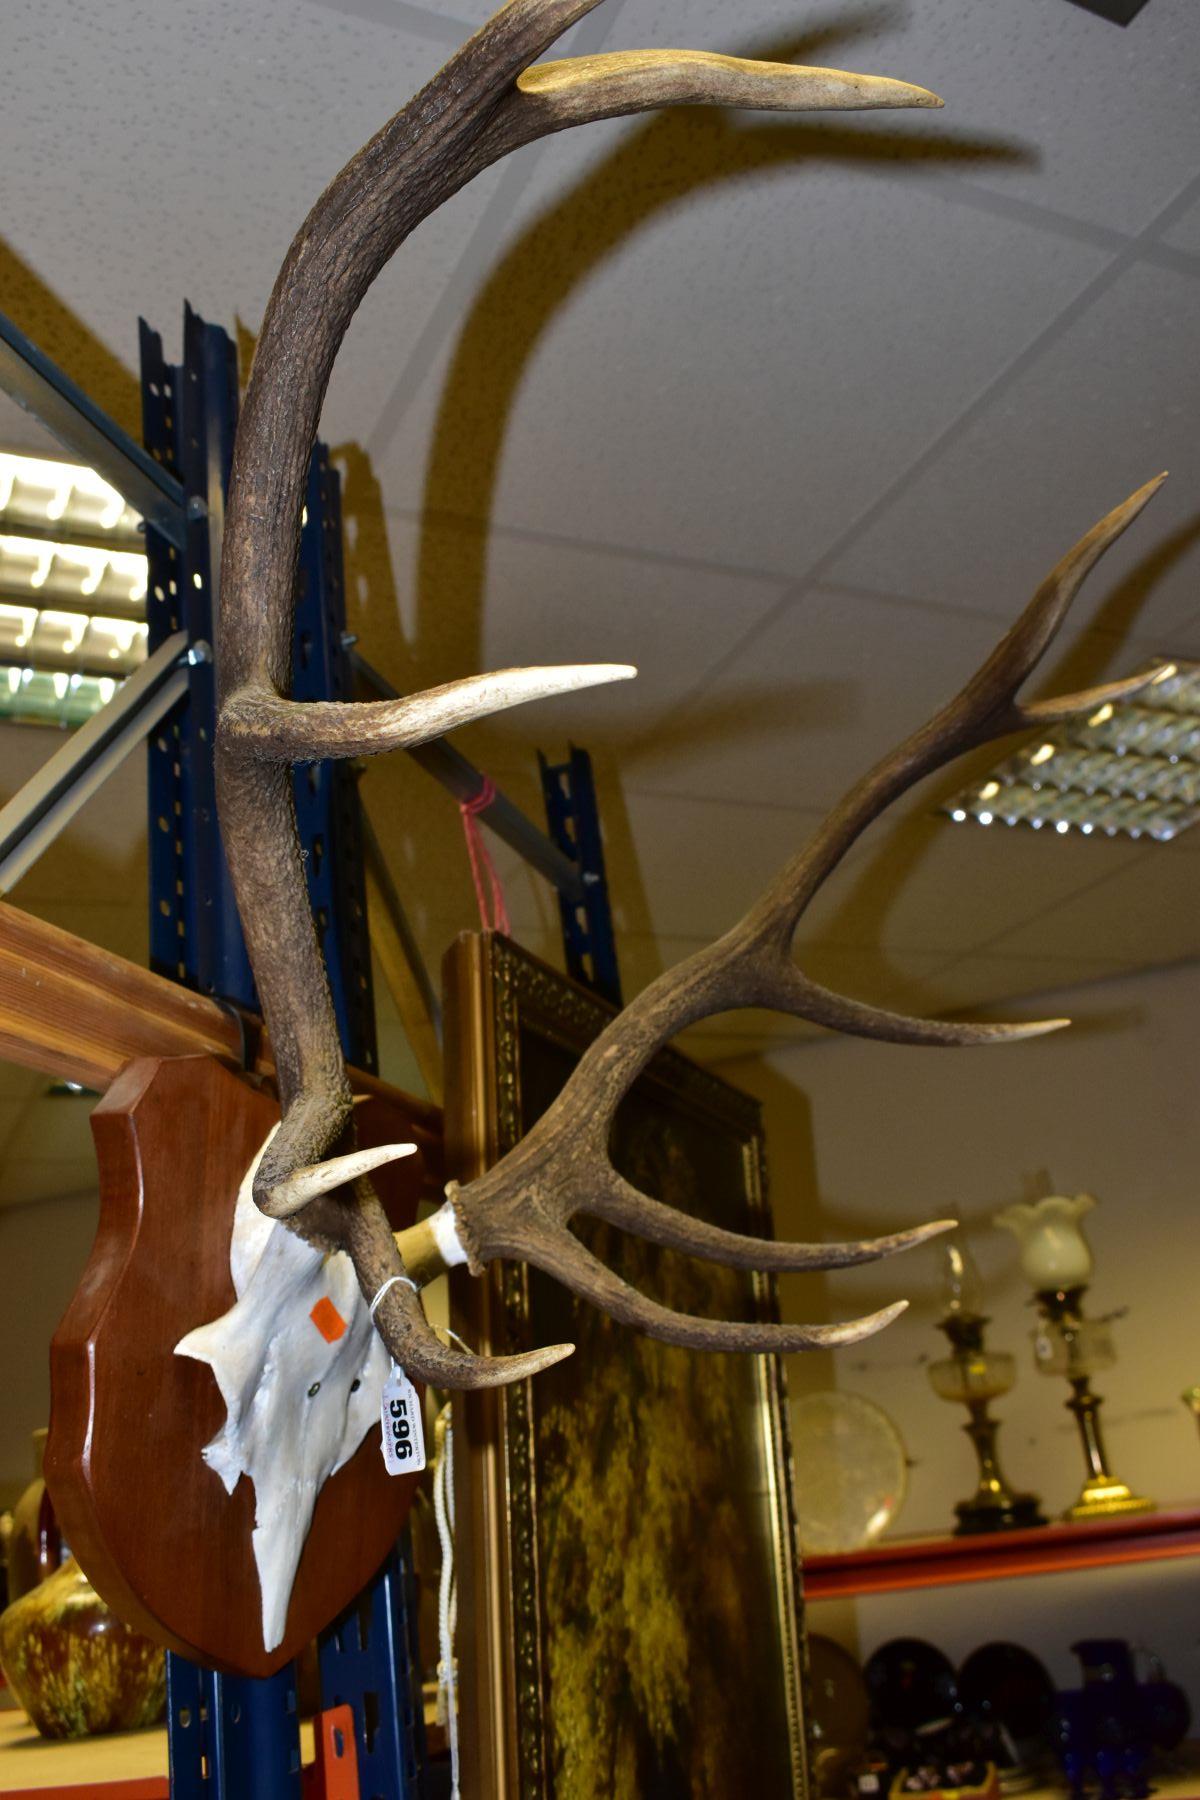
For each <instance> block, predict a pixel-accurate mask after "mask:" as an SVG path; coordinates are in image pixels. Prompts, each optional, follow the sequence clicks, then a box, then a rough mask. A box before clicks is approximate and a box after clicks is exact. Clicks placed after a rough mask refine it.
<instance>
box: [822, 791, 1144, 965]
mask: <svg viewBox="0 0 1200 1800" xmlns="http://www.w3.org/2000/svg"><path fill="white" fill-rule="evenodd" d="M918 807H923V801H922V799H921V797H920V796H918V798H917V799H916V800H915V801H914V802H913V810H911V811H910V812H909V813H908V814H907V815H906V816H902V817H901V818H899V819H898V820H897V821H896V822H895V823H883V824H881V825H879V826H876V827H874V828H873V830H872V832H871V833H870V834H869V835H868V836H867V837H866V838H865V839H864V840H863V842H862V844H861V845H860V846H859V847H858V849H857V850H856V851H855V852H854V853H853V854H852V855H851V856H850V857H848V858H847V861H846V864H845V866H844V868H843V869H842V870H841V871H840V872H837V873H835V874H834V875H833V876H832V877H831V879H830V881H829V882H828V884H827V885H826V886H825V887H824V888H822V890H821V891H820V892H819V893H818V894H817V896H816V897H815V899H814V900H813V902H812V904H811V905H810V907H809V909H808V912H807V913H806V915H805V918H804V920H803V921H802V923H801V929H800V943H801V946H803V945H804V944H805V943H806V942H808V941H810V940H812V941H815V942H818V943H823V944H824V943H828V944H841V945H846V946H851V945H859V946H863V947H875V946H878V947H882V948H890V949H899V948H904V949H907V950H928V951H941V952H944V953H945V955H946V956H947V957H949V956H950V955H951V954H953V953H955V952H961V951H965V950H968V949H973V948H975V947H976V946H979V945H983V944H988V943H989V941H990V940H991V939H993V938H996V937H998V936H999V935H1000V934H1002V933H1005V932H1011V931H1013V930H1014V929H1015V928H1016V926H1017V925H1018V923H1020V922H1023V921H1027V920H1031V919H1033V918H1035V917H1036V916H1037V915H1038V914H1040V913H1042V912H1044V911H1045V910H1046V909H1047V908H1049V907H1052V906H1055V905H1058V906H1059V908H1060V910H1061V911H1062V912H1063V914H1064V916H1071V915H1072V914H1073V912H1074V907H1075V900H1076V897H1078V896H1081V895H1082V894H1084V893H1085V892H1087V891H1089V890H1090V889H1091V888H1092V887H1093V886H1094V885H1095V884H1096V883H1099V882H1104V881H1105V880H1107V879H1109V878H1111V877H1112V876H1113V875H1114V874H1116V873H1118V872H1120V871H1121V870H1122V869H1124V868H1126V867H1129V866H1131V865H1132V864H1133V863H1135V862H1136V861H1137V860H1138V859H1139V858H1140V857H1141V856H1142V855H1144V854H1145V852H1144V848H1143V846H1142V845H1140V844H1132V843H1129V842H1128V841H1126V842H1120V841H1116V840H1109V839H1107V838H1106V839H1105V840H1104V841H1103V842H1102V843H1097V842H1096V841H1095V840H1093V839H1085V838H1077V839H1072V838H1061V837H1058V836H1054V837H1053V838H1050V837H1047V835H1046V834H1045V833H1044V832H1033V831H1018V830H1013V831H1010V830H1007V829H1001V828H999V827H994V828H991V829H985V828H984V827H982V826H981V827H977V828H971V827H968V826H958V825H952V824H951V823H950V821H949V820H948V819H943V818H940V817H937V818H935V817H929V816H926V815H925V813H924V811H923V810H922V811H917V810H916V808H918ZM1076 917H1077V926H1076V931H1075V936H1074V939H1073V941H1072V942H1071V945H1070V949H1071V952H1072V953H1073V954H1086V955H1089V956H1097V957H1105V956H1108V955H1110V954H1113V953H1112V952H1110V951H1108V950H1106V949H1105V948H1104V947H1103V946H1102V945H1095V944H1093V943H1092V942H1091V939H1090V937H1089V935H1088V930H1087V918H1086V916H1085V915H1076ZM1030 950H1031V953H1042V954H1047V955H1050V954H1054V947H1053V946H1050V945H1046V946H1043V945H1041V944H1031V946H1030ZM801 960H802V961H803V949H802V951H801Z"/></svg>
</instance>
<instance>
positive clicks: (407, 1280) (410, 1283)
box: [371, 1275, 421, 1318]
mask: <svg viewBox="0 0 1200 1800" xmlns="http://www.w3.org/2000/svg"><path fill="white" fill-rule="evenodd" d="M400 1282H403V1284H404V1286H405V1287H410V1288H411V1289H412V1291H413V1293H414V1294H419V1293H420V1291H421V1290H420V1288H419V1287H418V1286H417V1284H416V1282H415V1281H414V1280H413V1279H412V1277H411V1276H409V1275H389V1276H388V1278H387V1280H386V1281H385V1282H384V1284H383V1286H382V1287H381V1288H380V1290H379V1292H378V1293H377V1294H376V1296H375V1298H374V1299H373V1300H372V1302H371V1317H372V1318H374V1317H375V1308H376V1307H377V1306H378V1305H379V1302H380V1301H381V1300H382V1299H383V1296H384V1295H385V1294H386V1293H387V1292H388V1290H389V1289H390V1288H394V1287H396V1286H397V1284H398V1283H400Z"/></svg>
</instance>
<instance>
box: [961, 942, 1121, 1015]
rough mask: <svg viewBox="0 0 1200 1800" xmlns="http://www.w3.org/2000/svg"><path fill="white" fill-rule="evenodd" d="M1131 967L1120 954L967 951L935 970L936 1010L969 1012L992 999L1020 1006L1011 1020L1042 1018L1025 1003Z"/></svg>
mask: <svg viewBox="0 0 1200 1800" xmlns="http://www.w3.org/2000/svg"><path fill="white" fill-rule="evenodd" d="M1128 967H1129V964H1128V962H1127V961H1126V960H1125V959H1123V958H1111V959H1105V958H1102V957H1089V956H1074V955H1063V956H999V955H995V954H993V953H991V952H988V951H983V952H978V951H972V952H969V953H968V954H967V955H966V956H964V957H961V958H960V959H959V960H958V961H957V962H954V963H951V964H950V966H949V967H948V968H942V969H939V970H938V975H937V981H936V983H935V985H936V987H937V990H938V1010H939V1012H942V1013H946V1014H952V1013H963V1012H967V1013H973V1012H975V1011H976V1010H977V1009H980V1008H983V1007H987V1006H990V1005H992V1004H993V1003H994V1002H998V1001H1000V1002H1003V1001H1012V1002H1014V1004H1017V1003H1022V1004H1020V1008H1019V1010H1017V1011H1014V1013H1013V1015H1012V1016H1013V1018H1014V1020H1020V1019H1022V1018H1030V1017H1041V1016H1042V1015H1041V1013H1040V1012H1039V1011H1038V1009H1037V1007H1036V1006H1035V1007H1033V1008H1032V1009H1031V1008H1029V1007H1027V1006H1024V1005H1023V1002H1024V1001H1025V1000H1027V999H1029V998H1031V997H1033V996H1036V995H1039V994H1047V993H1053V992H1056V991H1057V990H1059V989H1061V988H1067V987H1082V986H1085V985H1087V984H1088V983H1090V982H1094V981H1106V980H1108V979H1109V978H1110V977H1112V976H1114V975H1120V974H1122V973H1123V972H1124V971H1125V970H1127V969H1128Z"/></svg>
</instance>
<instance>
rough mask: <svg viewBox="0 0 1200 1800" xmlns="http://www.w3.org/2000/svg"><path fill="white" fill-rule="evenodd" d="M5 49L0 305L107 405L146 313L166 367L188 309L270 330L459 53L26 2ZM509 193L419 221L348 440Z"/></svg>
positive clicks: (379, 302)
mask: <svg viewBox="0 0 1200 1800" xmlns="http://www.w3.org/2000/svg"><path fill="white" fill-rule="evenodd" d="M5 38H6V51H7V53H8V56H9V58H10V60H11V62H12V66H14V67H16V66H19V67H20V69H21V80H20V82H18V83H13V84H10V87H9V92H8V94H7V95H6V99H5V106H4V120H3V133H2V136H3V141H4V142H5V143H6V144H7V146H8V154H7V155H6V157H5V194H6V202H7V204H6V224H5V236H6V242H7V248H6V249H0V283H2V284H3V286H4V288H5V293H6V302H5V304H6V309H7V310H8V311H9V312H10V313H12V314H13V316H14V317H15V318H16V320H17V323H18V324H20V325H21V326H22V328H23V329H25V330H26V331H28V332H29V334H30V335H31V336H33V337H34V338H35V340H36V341H37V342H39V344H40V345H41V346H42V347H43V348H44V349H45V350H46V351H47V352H48V353H49V354H51V355H56V356H60V357H62V358H63V359H64V360H65V361H66V363H67V366H68V367H69V368H70V369H71V372H72V373H74V374H76V376H77V378H78V379H81V380H84V381H85V383H86V385H87V386H88V388H89V391H91V392H93V393H95V392H96V390H97V386H98V385H99V383H100V381H101V380H102V378H103V377H104V374H105V371H106V368H107V366H108V364H109V363H110V362H112V361H113V360H115V362H116V364H117V366H118V368H119V369H123V370H126V371H133V370H135V369H136V364H137V319H138V315H139V313H140V314H141V315H142V316H143V317H145V318H147V319H149V320H150V322H151V323H152V324H153V325H155V326H157V328H158V329H159V330H160V331H162V333H163V335H164V342H165V344H166V347H167V351H168V355H169V356H171V357H174V356H176V355H178V343H179V338H178V334H179V330H180V319H181V309H182V304H183V300H184V298H185V297H186V298H188V299H190V300H191V302H192V304H193V305H194V306H195V307H197V308H198V309H199V310H200V311H201V312H202V313H204V315H205V316H206V317H208V318H210V319H211V320H213V321H214V322H216V323H219V324H222V325H224V326H225V327H226V328H227V329H229V330H231V331H232V330H233V328H234V323H235V320H236V321H238V322H240V324H241V326H242V327H244V328H245V329H246V330H247V331H248V332H251V333H252V332H254V331H256V330H257V328H258V325H259V322H260V320H261V317H262V312H263V309H264V306H265V304H266V300H267V295H268V293H269V291H270V287H271V284H272V282H273V280H274V277H275V274H276V272H277V270H278V267H279V264H280V263H281V262H282V260H283V256H284V253H285V251H286V250H287V247H288V243H289V241H290V240H291V238H292V235H293V234H294V232H295V231H296V230H297V229H298V228H299V226H300V224H301V222H302V220H303V218H304V216H305V214H306V213H307V212H308V210H309V208H310V207H311V205H312V204H313V202H314V201H315V200H316V198H317V196H318V195H319V194H320V193H321V191H322V190H323V188H324V187H325V186H326V185H327V183H328V182H329V181H330V180H332V178H333V176H334V175H336V173H337V172H338V170H339V168H340V167H341V166H342V165H343V163H345V162H346V161H347V160H348V158H349V157H351V156H352V155H353V154H354V153H355V152H356V151H357V150H358V149H359V147H360V146H361V145H362V144H363V143H365V142H366V140H367V139H368V138H369V137H370V136H371V135H372V134H373V133H374V132H375V131H376V130H378V128H379V127H380V126H381V125H383V124H384V123H385V122H386V120H387V119H388V118H389V117H390V116H391V114H392V113H393V112H395V111H396V109H397V107H398V105H400V104H402V103H403V101H404V100H406V99H407V97H408V95H409V94H410V93H412V92H414V91H415V90H416V89H417V88H418V87H420V86H421V85H422V84H423V82H424V81H425V80H427V79H428V77H429V76H430V75H431V74H433V72H434V71H435V70H436V68H437V67H438V66H439V64H440V63H441V61H442V60H443V59H444V57H445V53H446V46H445V44H444V43H434V42H431V41H430V40H429V39H428V38H427V37H425V36H421V35H417V34H415V33H414V32H413V31H411V30H405V29H396V28H394V27H389V26H388V25H386V24H383V23H371V22H369V21H368V20H365V19H363V18H361V17H354V16H352V15H351V14H349V13H338V12H336V11H333V10H331V9H330V8H328V7H320V6H315V5H312V4H301V5H297V4H295V3H294V0H253V3H252V4H249V5H242V4H240V3H238V0H211V3H210V4H207V5H205V6H201V7H197V6H194V5H191V4H187V3H185V0H162V3H161V4H158V5H155V6H153V7H149V8H148V7H146V6H144V5H142V4H141V3H140V0H115V3H114V4H113V5H111V6H108V7H106V8H104V10H103V11H102V12H97V11H94V10H92V9H88V8H84V9H83V10H80V9H79V8H77V7H75V6H72V5H70V4H67V3H66V0H47V3H46V4H44V5H43V4H41V3H40V0H38V3H37V4H34V3H33V0H17V3H16V4H15V5H14V6H10V7H9V8H7V9H6V14H5ZM133 45H136V54H131V50H130V47H131V46H133ZM32 144H37V145H38V153H37V154H36V155H30V154H29V153H28V146H30V145H32ZM84 171H86V179H85V178H83V172H84ZM497 179H498V176H497V175H496V174H495V173H492V174H489V175H488V176H486V177H484V178H483V179H482V180H481V181H480V182H478V183H475V184H473V185H472V186H471V187H470V188H469V189H468V190H466V192H465V193H464V194H462V195H460V196H458V197H457V198H456V199H455V200H454V201H453V202H452V203H451V204H450V205H449V206H448V207H447V208H445V209H444V210H443V211H441V212H439V213H438V214H436V215H435V216H434V218H433V219H432V220H430V221H429V222H427V223H426V224H425V225H424V226H422V227H421V228H420V230H419V232H418V234H417V236H416V237H415V238H414V240H413V243H412V245H411V246H410V250H409V254H408V255H407V256H405V257H401V258H399V259H397V262H396V264H395V265H394V267H393V268H392V269H390V270H388V271H387V272H386V273H385V275H384V276H383V277H382V278H381V281H380V283H379V284H378V285H377V287H376V289H375V290H374V291H373V292H372V294H371V296H370V299H369V300H368V302H367V305H366V307H365V308H364V312H363V316H362V318H361V319H360V320H359V321H358V322H357V323H356V325H355V326H354V327H353V328H352V330H351V334H350V338H349V341H348V344H347V347H346V352H345V356H344V358H343V360H342V361H341V362H339V365H338V368H337V371H336V373H335V376H334V382H333V387H332V391H331V396H330V400H329V403H328V405H327V408H326V415H325V429H326V431H327V432H328V433H329V434H330V435H331V436H332V437H333V438H334V440H335V441H336V440H339V439H340V438H341V437H343V436H354V437H358V436H361V435H362V434H363V432H364V431H365V430H366V429H367V428H368V427H369V425H370V423H371V421H372V420H373V418H374V415H375V411H376V403H377V402H378V401H379V400H380V399H381V398H382V393H381V387H380V382H379V375H378V370H379V367H380V365H381V363H382V364H383V365H384V366H386V367H388V368H391V369H395V368H397V367H399V366H400V365H401V364H402V362H403V360H404V358H405V357H406V355H407V354H408V353H409V351H410V350H411V348H412V347H413V346H414V344H415V342H416V337H417V333H418V332H419V330H420V327H421V326H422V325H423V324H424V323H425V321H426V319H427V318H428V317H429V315H430V314H431V312H432V311H433V310H434V309H435V307H436V306H437V304H438V302H439V300H440V298H441V295H442V293H443V291H444V288H445V285H446V282H447V280H448V278H449V276H450V275H451V273H452V271H453V269H454V267H455V264H456V263H457V261H458V259H459V257H460V256H461V254H462V247H463V243H464V241H465V239H466V238H467V237H469V235H470V232H471V230H472V228H473V226H474V224H475V223H477V222H478V219H479V218H480V216H481V215H482V212H483V210H484V208H485V207H486V205H487V202H488V198H489V195H490V193H491V192H492V191H493V189H494V186H495V183H496V180H497ZM243 348H244V349H247V348H248V345H244V346H243ZM130 396H131V397H134V398H135V396H134V392H133V390H132V384H130ZM99 397H101V398H104V395H103V394H101V395H99ZM105 403H106V404H109V403H110V402H109V401H108V400H106V401H105ZM131 410H132V413H133V417H132V418H127V419H126V423H127V424H128V425H130V426H131V427H133V428H136V410H137V409H136V403H135V404H134V406H133V407H132V409H131Z"/></svg>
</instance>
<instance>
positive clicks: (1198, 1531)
mask: <svg viewBox="0 0 1200 1800" xmlns="http://www.w3.org/2000/svg"><path fill="white" fill-rule="evenodd" d="M1197 1555H1200V1508H1196V1507H1187V1508H1181V1509H1178V1510H1175V1511H1172V1512H1157V1513H1135V1514H1133V1515H1131V1516H1130V1517H1127V1518H1115V1519H1097V1520H1088V1521H1086V1522H1083V1523H1079V1524H1070V1525H1068V1524H1063V1525H1043V1526H1037V1527H1034V1528H1033V1529H1031V1530H1027V1531H1008V1532H993V1533H990V1534H988V1535H987V1536H982V1535H981V1536H979V1537H961V1538H943V1537H931V1538H909V1539H898V1540H897V1541H895V1542H894V1543H884V1544H875V1545H873V1546H872V1547H871V1548H870V1549H867V1550H851V1551H848V1552H846V1553H845V1554H843V1555H840V1556H810V1557H808V1558H806V1560H805V1564H804V1594H805V1598H806V1599H807V1600H848V1599H851V1598H853V1597H854V1596H855V1595H860V1594H889V1593H903V1592H907V1591H910V1590H912V1589H914V1588H930V1587H952V1586H957V1585H958V1584H960V1583H963V1582H971V1581H1000V1580H1008V1579H1011V1578H1012V1577H1014V1576H1019V1575H1054V1574H1064V1573H1068V1572H1070V1571H1072V1570H1081V1569H1099V1568H1112V1567H1115V1566H1117V1565H1118V1564H1121V1563H1138V1562H1161V1561H1163V1560H1166V1559H1170V1558H1175V1557H1184V1556H1197Z"/></svg>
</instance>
